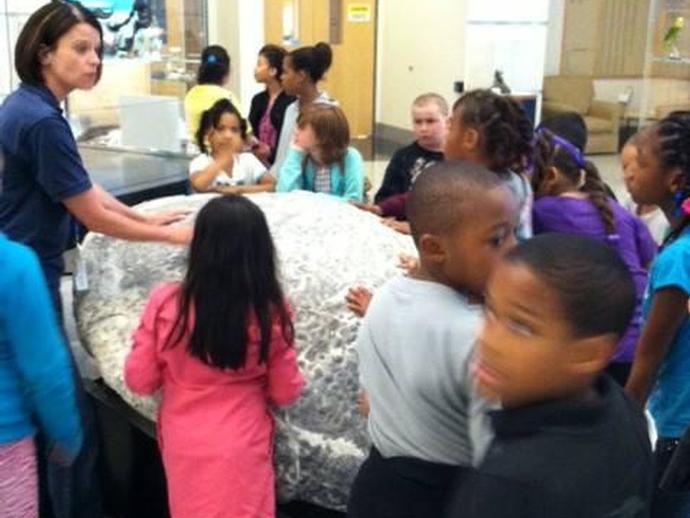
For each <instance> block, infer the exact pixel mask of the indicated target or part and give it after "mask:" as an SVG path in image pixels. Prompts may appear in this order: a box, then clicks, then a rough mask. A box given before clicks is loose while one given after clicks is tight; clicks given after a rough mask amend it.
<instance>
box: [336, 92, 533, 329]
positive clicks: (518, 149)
mask: <svg viewBox="0 0 690 518" xmlns="http://www.w3.org/2000/svg"><path fill="white" fill-rule="evenodd" d="M533 136H534V131H533V129H532V123H531V122H530V120H529V119H528V118H527V115H526V114H525V112H524V110H523V109H522V107H521V106H520V105H519V104H518V103H517V102H516V101H515V100H514V99H511V98H510V97H504V96H502V95H498V94H495V93H493V92H492V91H490V90H470V91H469V92H467V93H465V94H464V95H463V96H462V97H460V98H459V99H458V100H457V101H455V104H454V105H453V113H452V114H451V119H450V128H449V130H448V136H447V138H446V143H445V146H444V148H443V154H444V156H445V159H446V160H464V161H466V162H471V163H473V164H476V165H480V166H484V167H485V168H487V169H488V170H489V171H492V172H494V173H496V174H497V175H498V176H499V177H500V178H501V179H502V180H503V181H505V182H506V185H507V186H508V187H509V188H510V190H511V191H512V192H513V195H514V197H515V201H516V202H517V205H518V213H519V215H520V217H519V220H518V224H517V226H516V228H515V237H516V238H517V239H518V240H520V241H522V240H525V239H529V238H530V237H532V198H533V196H532V189H531V188H530V184H529V182H528V181H527V179H526V178H525V175H524V170H525V167H526V166H527V164H529V163H530V161H531V156H532V139H533ZM396 223H397V225H396V226H394V227H393V228H394V229H395V230H397V231H398V232H401V233H403V234H409V233H410V228H409V224H408V223H407V222H396ZM401 267H402V268H403V269H405V270H408V271H411V270H414V269H415V268H416V267H417V260H416V259H415V258H413V257H410V256H403V257H401ZM371 297H372V293H371V291H369V290H368V289H367V288H365V287H362V286H354V287H352V288H350V290H349V291H348V293H347V295H346V297H345V301H346V302H347V306H348V308H350V310H352V312H353V313H355V314H356V315H358V316H364V314H365V313H366V311H367V308H368V307H369V302H370V301H371Z"/></svg>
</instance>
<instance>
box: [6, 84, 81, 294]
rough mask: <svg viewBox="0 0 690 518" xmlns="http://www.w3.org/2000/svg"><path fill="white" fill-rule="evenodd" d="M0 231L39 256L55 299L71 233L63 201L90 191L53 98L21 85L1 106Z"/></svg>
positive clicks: (70, 132) (32, 87)
mask: <svg viewBox="0 0 690 518" xmlns="http://www.w3.org/2000/svg"><path fill="white" fill-rule="evenodd" d="M0 153H1V154H0V169H1V170H0V177H1V180H2V185H1V188H0V231H2V232H4V233H5V234H7V236H9V238H10V239H13V240H15V241H19V242H21V243H24V244H26V245H28V246H30V247H31V248H32V249H33V250H34V251H35V252H36V254H37V255H38V257H39V259H40V261H41V266H42V268H43V271H44V273H45V276H46V278H47V280H48V284H49V285H50V289H51V291H52V292H53V293H55V292H56V290H57V289H58V288H59V283H60V276H61V275H62V271H63V268H64V264H63V260H62V253H63V252H64V250H65V247H66V246H67V243H68V240H69V238H70V234H71V233H72V228H73V225H72V219H71V216H70V214H69V213H68V212H67V209H66V207H65V206H64V205H63V203H62V202H63V201H64V200H65V199H67V198H71V197H72V196H75V195H77V194H80V193H83V192H85V191H87V190H88V189H90V188H91V180H90V179H89V175H88V173H87V172H86V170H85V169H84V165H83V163H82V161H81V157H80V156H79V152H78V151H77V143H76V142H75V140H74V136H73V135H72V131H71V130H70V127H69V125H68V124H67V121H66V120H65V118H64V117H63V115H62V109H61V108H60V105H59V104H58V102H57V99H56V98H55V96H53V94H52V93H51V92H50V91H49V90H48V89H47V88H44V87H42V86H30V85H26V84H22V85H21V86H20V87H19V88H18V89H17V90H16V91H14V92H13V93H11V94H10V95H9V96H8V97H7V99H5V102H4V103H3V104H2V106H0Z"/></svg>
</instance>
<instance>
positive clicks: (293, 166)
mask: <svg viewBox="0 0 690 518" xmlns="http://www.w3.org/2000/svg"><path fill="white" fill-rule="evenodd" d="M304 159H305V154H304V152H302V151H298V150H296V149H294V148H290V150H289V151H288V153H287V156H286V157H285V162H283V165H282V167H281V168H280V173H279V175H278V184H277V185H276V192H290V191H295V190H304V191H312V192H313V191H314V174H315V172H316V168H315V166H314V162H313V161H312V160H307V164H306V166H304V168H303V164H304ZM344 165H345V172H344V173H343V172H342V171H341V170H340V164H337V163H336V164H333V165H331V168H330V169H331V194H332V195H333V196H337V197H340V198H344V199H346V200H353V201H359V202H361V201H362V200H363V199H364V163H363V162H362V155H360V154H359V151H357V150H356V149H355V148H353V147H350V148H348V149H347V154H346V155H345V161H344Z"/></svg>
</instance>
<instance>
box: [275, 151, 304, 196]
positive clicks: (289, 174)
mask: <svg viewBox="0 0 690 518" xmlns="http://www.w3.org/2000/svg"><path fill="white" fill-rule="evenodd" d="M303 162H304V152H302V151H298V150H296V149H295V148H292V147H291V148H290V149H289V151H288V152H287V156H286V157H285V161H284V162H283V165H282V166H281V168H280V174H279V175H278V183H277V185H276V192H291V191H296V190H298V189H304V182H303V176H304V175H303V174H302V164H303Z"/></svg>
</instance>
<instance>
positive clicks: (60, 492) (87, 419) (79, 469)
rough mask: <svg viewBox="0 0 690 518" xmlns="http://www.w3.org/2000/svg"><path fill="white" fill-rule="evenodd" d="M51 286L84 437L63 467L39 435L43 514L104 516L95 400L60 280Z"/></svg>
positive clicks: (67, 517) (44, 517)
mask: <svg viewBox="0 0 690 518" xmlns="http://www.w3.org/2000/svg"><path fill="white" fill-rule="evenodd" d="M49 288H50V292H51V297H52V299H53V304H54V306H55V311H56V313H57V316H58V323H59V324H60V326H61V328H62V335H63V337H64V340H65V345H66V347H67V353H68V356H69V358H70V362H71V367H72V373H73V377H74V391H75V397H76V403H77V410H78V412H79V415H80V417H81V426H82V433H83V438H84V439H83V444H82V448H81V450H80V452H79V454H78V455H77V458H76V459H75V460H74V462H73V463H72V465H70V466H68V467H64V466H62V465H60V464H58V463H55V462H51V461H50V459H49V455H50V451H49V445H48V444H47V441H46V440H45V437H43V436H42V435H41V434H38V436H37V437H36V446H37V448H36V452H37V459H38V479H39V501H40V513H41V518H102V516H103V513H102V511H101V487H100V478H99V477H100V474H99V470H98V457H99V447H98V442H99V434H98V427H97V421H96V413H95V409H94V407H93V403H92V402H91V400H90V399H89V397H88V396H87V394H86V392H85V391H84V386H83V384H82V381H81V377H80V376H79V370H78V369H77V364H76V362H75V361H74V357H73V356H72V352H71V350H70V348H69V341H68V339H67V333H66V332H65V328H64V325H63V314H62V301H61V299H60V291H59V284H58V285H57V286H49ZM0 514H1V513H0Z"/></svg>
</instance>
